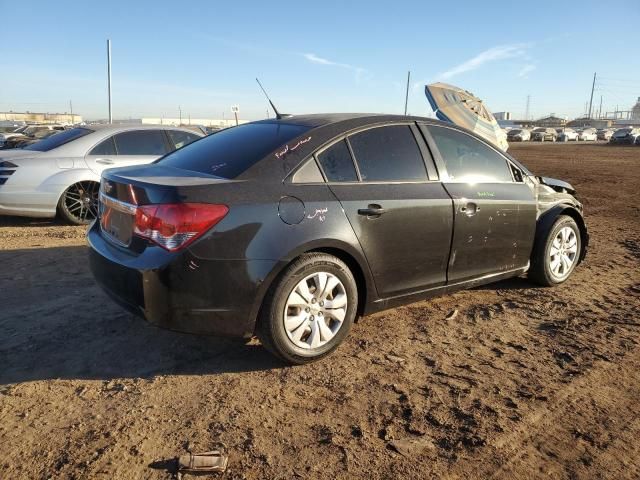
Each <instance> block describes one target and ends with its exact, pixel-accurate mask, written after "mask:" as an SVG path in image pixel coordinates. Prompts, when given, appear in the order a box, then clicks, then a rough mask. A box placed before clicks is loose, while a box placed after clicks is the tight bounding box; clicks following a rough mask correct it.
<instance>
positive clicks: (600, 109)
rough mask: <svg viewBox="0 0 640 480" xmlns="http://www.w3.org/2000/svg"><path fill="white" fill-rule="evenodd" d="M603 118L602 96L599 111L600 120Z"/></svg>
mask: <svg viewBox="0 0 640 480" xmlns="http://www.w3.org/2000/svg"><path fill="white" fill-rule="evenodd" d="M600 118H602V95H600V108H599V109H598V119H600Z"/></svg>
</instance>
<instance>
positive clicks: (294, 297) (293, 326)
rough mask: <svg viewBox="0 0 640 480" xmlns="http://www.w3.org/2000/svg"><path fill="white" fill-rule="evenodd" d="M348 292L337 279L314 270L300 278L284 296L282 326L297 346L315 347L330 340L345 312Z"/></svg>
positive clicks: (338, 327)
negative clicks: (287, 295)
mask: <svg viewBox="0 0 640 480" xmlns="http://www.w3.org/2000/svg"><path fill="white" fill-rule="evenodd" d="M347 306H348V298H347V292H346V289H345V287H344V285H343V284H342V282H341V281H340V279H339V278H338V277H337V276H335V275H333V274H332V273H328V272H316V273H312V274H311V275H309V276H307V277H305V278H304V279H303V280H301V281H300V282H299V283H298V284H297V285H296V286H295V288H294V289H293V290H292V292H291V293H290V294H289V297H288V298H287V303H286V306H285V308H284V327H285V331H286V332H287V337H288V338H289V340H290V341H291V342H292V343H293V344H294V345H295V346H296V347H299V348H303V349H315V348H318V347H322V346H323V345H325V344H326V343H327V342H329V341H331V339H332V338H333V337H335V335H336V334H337V333H338V330H340V328H341V327H342V324H343V322H344V319H345V316H346V314H347Z"/></svg>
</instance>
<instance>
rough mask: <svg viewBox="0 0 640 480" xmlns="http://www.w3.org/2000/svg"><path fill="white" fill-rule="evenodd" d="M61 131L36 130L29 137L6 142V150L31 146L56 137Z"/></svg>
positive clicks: (14, 138) (11, 139)
mask: <svg viewBox="0 0 640 480" xmlns="http://www.w3.org/2000/svg"><path fill="white" fill-rule="evenodd" d="M61 131H62V130H38V131H37V132H35V133H34V134H32V135H30V136H24V137H22V136H20V137H13V138H10V139H9V140H7V148H24V147H26V146H27V145H33V144H34V143H36V142H39V141H40V140H44V139H45V138H49V137H51V136H53V135H56V134H58V133H60V132H61Z"/></svg>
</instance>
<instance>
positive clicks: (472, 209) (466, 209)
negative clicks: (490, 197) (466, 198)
mask: <svg viewBox="0 0 640 480" xmlns="http://www.w3.org/2000/svg"><path fill="white" fill-rule="evenodd" d="M460 211H461V212H462V213H464V214H465V215H466V216H468V217H473V216H474V215H475V214H476V212H479V211H480V207H479V206H478V204H477V203H473V202H469V203H466V204H464V205H462V206H461V207H460Z"/></svg>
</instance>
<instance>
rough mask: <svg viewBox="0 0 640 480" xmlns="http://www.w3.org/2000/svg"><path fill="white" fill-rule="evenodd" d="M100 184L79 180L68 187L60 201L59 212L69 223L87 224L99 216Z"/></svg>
mask: <svg viewBox="0 0 640 480" xmlns="http://www.w3.org/2000/svg"><path fill="white" fill-rule="evenodd" d="M99 191H100V184H99V183H98V182H93V181H90V180H88V181H85V182H78V183H74V184H73V185H71V186H70V187H69V188H67V189H66V190H65V191H64V193H63V194H62V196H61V197H60V200H59V201H58V213H59V214H60V217H62V219H63V220H64V221H66V222H67V223H71V224H73V225H87V224H89V223H91V222H92V221H93V220H94V219H95V218H96V217H97V216H98V192H99Z"/></svg>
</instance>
